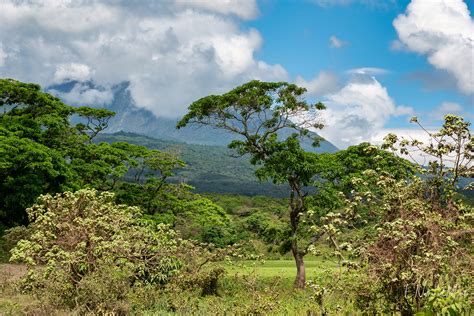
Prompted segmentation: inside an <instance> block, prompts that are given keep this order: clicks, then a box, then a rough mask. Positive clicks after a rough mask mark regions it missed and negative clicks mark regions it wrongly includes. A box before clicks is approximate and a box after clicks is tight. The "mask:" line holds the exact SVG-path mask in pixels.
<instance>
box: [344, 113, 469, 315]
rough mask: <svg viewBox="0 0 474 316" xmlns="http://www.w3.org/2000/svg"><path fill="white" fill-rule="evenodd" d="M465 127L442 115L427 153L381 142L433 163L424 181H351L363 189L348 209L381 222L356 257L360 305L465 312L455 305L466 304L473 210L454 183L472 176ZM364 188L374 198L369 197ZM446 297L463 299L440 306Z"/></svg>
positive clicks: (386, 177) (379, 176)
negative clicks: (367, 212)
mask: <svg viewBox="0 0 474 316" xmlns="http://www.w3.org/2000/svg"><path fill="white" fill-rule="evenodd" d="M468 127H469V123H468V122H465V121H464V120H463V119H462V118H460V117H455V116H452V115H448V116H446V118H445V123H444V125H443V127H442V129H441V131H440V132H439V133H429V136H430V137H431V140H430V142H429V143H428V144H426V145H425V144H423V143H422V142H421V141H418V140H411V141H406V140H401V141H400V142H399V141H398V138H397V137H395V136H394V135H389V136H388V137H387V138H386V141H387V142H386V147H387V148H391V149H398V148H399V149H400V151H401V153H402V154H406V155H408V156H412V155H413V151H412V150H413V149H410V146H414V147H416V148H417V149H418V150H421V151H422V152H424V153H427V154H429V155H430V156H431V160H430V162H429V168H428V169H424V168H422V167H421V168H420V172H423V173H426V175H424V176H423V177H418V176H413V177H412V178H411V179H410V180H409V181H407V180H397V179H395V178H394V177H393V176H391V175H390V174H388V173H377V172H376V171H374V170H372V171H366V172H365V176H366V177H365V179H354V183H357V184H358V185H359V186H360V187H361V188H362V189H361V190H359V193H357V194H356V195H355V196H354V201H355V203H353V204H351V205H352V206H356V205H358V204H361V203H362V204H365V205H368V206H369V207H370V208H371V209H372V210H373V211H374V212H376V213H377V214H378V216H379V217H380V222H379V223H377V224H376V226H375V227H376V229H377V235H376V236H375V238H374V240H373V241H372V242H370V243H369V244H365V245H363V248H362V249H358V251H359V252H360V253H361V254H362V258H363V261H362V263H364V264H365V267H364V269H365V270H364V271H365V272H366V274H367V278H366V279H365V283H366V290H365V291H361V293H364V295H365V296H366V297H367V298H368V299H365V302H368V303H370V302H374V301H380V302H383V305H382V308H383V312H393V311H398V312H400V313H402V314H403V315H409V314H413V313H414V312H415V311H421V310H423V309H426V308H428V309H431V310H432V311H434V310H435V309H436V312H443V311H442V309H443V308H444V307H446V306H451V303H450V302H452V306H451V307H452V308H453V312H454V309H457V310H458V311H460V310H461V309H463V308H464V307H462V306H465V304H464V305H463V303H462V301H458V298H459V297H463V296H470V297H472V272H473V271H474V264H473V261H472V257H471V253H472V232H473V218H474V208H473V207H472V206H471V205H467V204H465V203H464V202H463V201H462V200H461V199H459V197H458V195H457V193H456V185H457V181H458V180H459V179H460V178H461V177H466V176H470V172H471V171H470V169H471V167H470V166H471V164H472V157H473V156H472V154H473V153H472V148H473V138H472V136H471V135H470V131H469V128H468ZM448 140H449V142H448ZM397 145H398V146H400V147H397ZM447 160H448V161H450V163H451V164H446V161H447ZM370 184H371V185H370ZM370 186H375V187H376V188H377V190H378V193H379V194H373V193H372V192H371V190H367V188H369V187H370ZM449 289H454V292H457V293H463V294H459V295H461V296H456V295H454V294H453V295H454V296H450V295H448V294H447V297H450V298H448V299H447V301H446V302H442V300H440V301H438V298H437V294H436V293H451V292H453V291H450V290H449ZM459 291H460V292H459ZM454 292H453V293H454ZM454 297H458V298H456V299H454ZM454 301H455V302H454ZM435 306H437V307H435ZM440 306H443V307H440ZM362 308H364V309H366V308H368V306H367V305H366V306H364V305H362ZM447 308H448V309H449V308H450V307H447ZM446 310H447V309H446ZM446 310H445V311H446Z"/></svg>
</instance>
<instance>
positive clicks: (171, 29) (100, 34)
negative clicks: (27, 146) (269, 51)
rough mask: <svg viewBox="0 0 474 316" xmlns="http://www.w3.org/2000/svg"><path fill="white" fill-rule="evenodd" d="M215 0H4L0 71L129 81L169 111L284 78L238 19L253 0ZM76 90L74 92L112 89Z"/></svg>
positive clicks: (148, 103)
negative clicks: (248, 85) (241, 87)
mask: <svg viewBox="0 0 474 316" xmlns="http://www.w3.org/2000/svg"><path fill="white" fill-rule="evenodd" d="M210 3H211V1H178V0H177V1H176V2H160V1H152V0H147V1H145V0H143V1H139V0H127V1H126V0H116V1H110V0H78V1H68V0H54V1H53V0H48V1H37V0H5V1H1V2H0V20H1V21H2V23H0V43H2V44H3V48H2V51H3V52H8V55H6V54H1V56H3V57H1V61H2V62H3V65H0V74H1V76H3V77H13V78H17V79H19V80H23V81H31V82H37V83H40V84H42V85H43V86H48V85H51V84H54V83H59V82H61V81H63V80H71V79H72V80H79V81H86V80H92V81H94V82H95V83H97V85H98V86H104V87H107V86H112V85H114V84H116V83H119V82H122V81H129V82H130V91H131V94H132V96H133V98H134V100H135V101H136V104H137V105H138V106H141V107H145V108H147V109H149V110H151V111H153V113H155V114H156V115H159V116H167V117H175V116H179V115H181V114H183V113H184V112H185V110H186V107H187V106H188V105H189V103H190V102H192V101H194V100H195V99H197V98H199V97H202V96H205V95H208V94H211V93H221V92H224V91H226V90H228V89H229V88H231V87H234V86H235V85H237V84H240V83H243V82H245V81H248V80H250V79H262V80H288V75H287V72H286V70H285V69H284V68H283V67H282V66H280V65H271V64H267V63H265V62H264V61H262V60H258V59H257V58H256V57H255V56H254V55H255V52H256V51H258V50H259V49H260V46H261V44H262V38H261V36H260V34H259V33H258V32H257V31H256V30H254V29H249V30H243V29H242V28H241V27H240V25H239V19H240V18H245V19H247V18H251V17H253V16H255V15H256V14H257V13H258V10H257V7H256V4H255V1H243V2H242V1H231V0H226V1H221V2H219V5H215V6H211V5H210ZM212 3H214V4H215V2H212ZM5 56H6V57H5ZM77 89H78V90H77V91H74V93H73V94H70V95H69V96H68V98H73V97H78V98H79V99H80V100H78V102H82V101H84V100H93V99H94V98H98V99H100V100H106V99H107V97H108V95H107V94H104V93H103V91H102V92H101V91H98V92H97V91H96V92H94V93H86V92H85V91H83V90H82V88H80V87H78V88H77ZM81 100H82V101H81Z"/></svg>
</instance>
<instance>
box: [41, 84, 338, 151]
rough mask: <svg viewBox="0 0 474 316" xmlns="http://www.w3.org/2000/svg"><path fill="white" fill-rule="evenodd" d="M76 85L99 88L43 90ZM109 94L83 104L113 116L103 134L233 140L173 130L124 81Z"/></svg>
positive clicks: (326, 147)
mask: <svg viewBox="0 0 474 316" xmlns="http://www.w3.org/2000/svg"><path fill="white" fill-rule="evenodd" d="M78 85H80V87H81V89H84V87H85V89H87V88H89V89H98V90H100V89H101V88H100V87H97V86H95V85H94V84H93V83H92V82H85V83H79V82H76V81H69V82H65V83H62V84H59V85H54V86H50V87H49V88H48V89H47V91H48V92H51V93H53V94H55V95H57V96H59V97H61V96H64V95H67V94H68V93H71V91H73V90H74V89H75V88H76V87H77V86H78ZM112 93H113V96H112V101H111V102H108V103H106V104H105V105H94V104H87V105H89V106H94V107H105V108H107V109H109V110H111V111H114V112H115V113H116V115H115V117H114V118H112V119H111V120H110V122H109V127H108V128H107V130H106V132H107V133H116V132H120V131H124V132H131V133H137V134H142V135H145V136H150V137H153V138H156V139H162V140H169V141H175V142H184V143H188V144H199V145H211V146H227V144H229V143H230V142H231V140H233V139H235V135H232V134H230V133H226V132H225V131H222V130H216V129H213V128H211V127H207V126H202V127H193V126H191V127H186V128H182V129H179V130H177V129H176V123H177V121H178V119H170V118H164V117H157V116H155V115H154V114H153V113H152V112H150V111H149V110H146V109H143V108H139V107H138V106H137V105H136V104H135V101H134V100H133V98H132V96H131V93H130V90H129V84H128V83H127V82H123V83H120V84H118V85H115V86H113V87H112ZM289 133H290V131H283V134H289ZM280 136H285V135H280ZM303 147H304V148H305V149H307V150H311V151H316V152H335V151H337V150H338V149H337V148H336V147H335V146H334V145H333V144H331V143H330V142H328V141H322V142H321V145H320V147H318V148H316V149H315V148H313V147H312V146H311V144H310V142H309V141H307V142H305V143H303Z"/></svg>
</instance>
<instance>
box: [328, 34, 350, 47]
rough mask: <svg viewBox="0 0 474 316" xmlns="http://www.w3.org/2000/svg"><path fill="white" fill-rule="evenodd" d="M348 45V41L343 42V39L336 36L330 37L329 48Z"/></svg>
mask: <svg viewBox="0 0 474 316" xmlns="http://www.w3.org/2000/svg"><path fill="white" fill-rule="evenodd" d="M347 44H348V43H347V41H343V40H342V39H339V38H337V37H336V36H334V35H332V36H331V37H329V46H331V47H333V48H341V47H343V46H346V45H347Z"/></svg>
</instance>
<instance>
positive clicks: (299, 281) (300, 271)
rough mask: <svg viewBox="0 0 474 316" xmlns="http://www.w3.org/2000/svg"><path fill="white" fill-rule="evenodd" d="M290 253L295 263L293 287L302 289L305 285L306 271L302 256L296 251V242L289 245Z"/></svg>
mask: <svg viewBox="0 0 474 316" xmlns="http://www.w3.org/2000/svg"><path fill="white" fill-rule="evenodd" d="M291 252H292V253H293V257H294V258H295V263H296V278H295V283H294V286H295V288H298V289H303V288H304V287H305V285H306V270H305V267H304V261H303V255H302V254H301V253H300V252H299V250H298V245H297V243H296V241H293V242H292V243H291Z"/></svg>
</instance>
